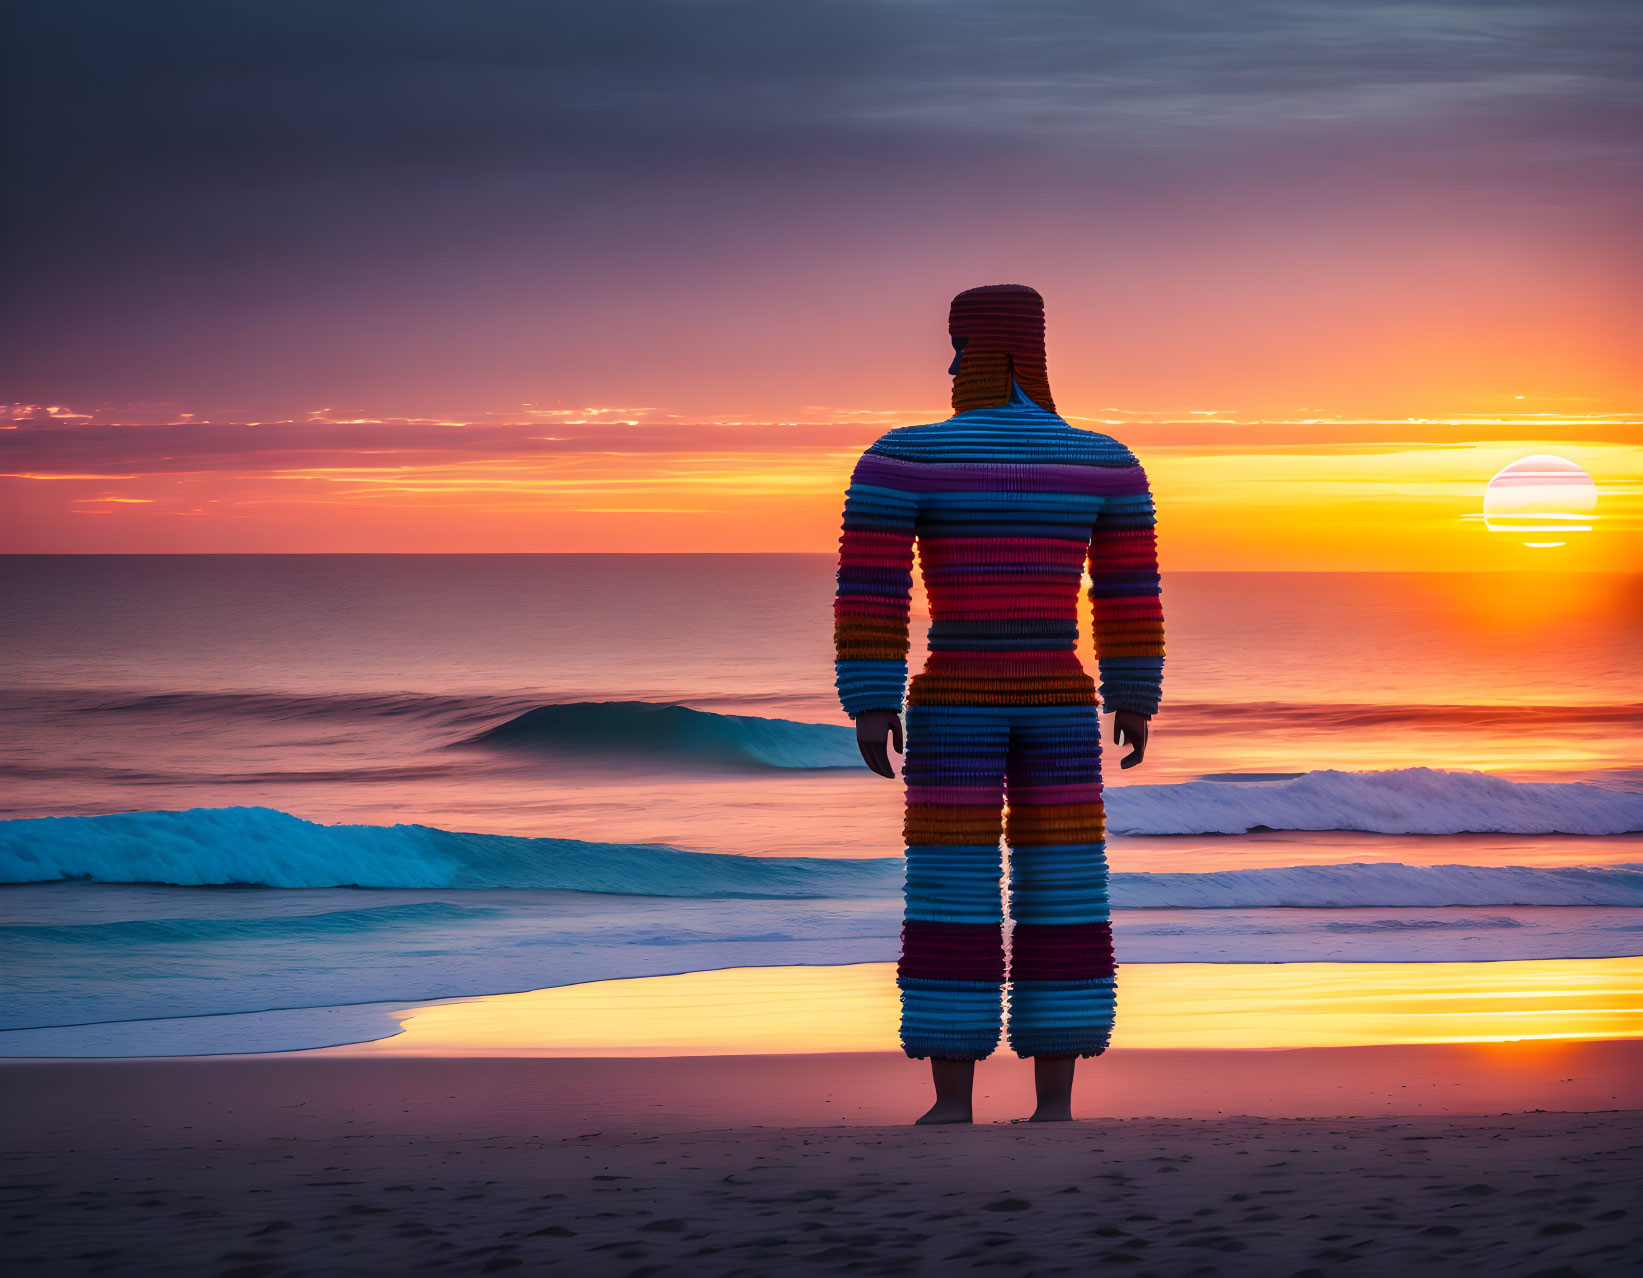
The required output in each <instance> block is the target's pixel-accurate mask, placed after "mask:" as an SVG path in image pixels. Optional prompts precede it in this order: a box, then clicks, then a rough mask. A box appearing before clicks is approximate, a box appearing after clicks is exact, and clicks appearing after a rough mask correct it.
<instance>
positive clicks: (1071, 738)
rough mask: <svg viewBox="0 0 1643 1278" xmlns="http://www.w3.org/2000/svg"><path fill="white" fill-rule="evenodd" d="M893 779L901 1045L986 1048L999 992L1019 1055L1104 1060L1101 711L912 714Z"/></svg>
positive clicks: (1106, 949)
mask: <svg viewBox="0 0 1643 1278" xmlns="http://www.w3.org/2000/svg"><path fill="white" fill-rule="evenodd" d="M903 775H904V777H905V780H906V784H907V815H906V827H905V828H906V838H907V868H906V881H905V888H904V894H905V920H904V923H903V928H902V955H901V962H900V964H899V965H898V968H897V984H898V985H899V986H900V988H901V999H902V1015H901V1042H902V1047H903V1049H904V1050H905V1051H906V1053H907V1054H908V1055H909V1056H913V1057H919V1058H923V1057H934V1058H942V1059H947V1060H959V1061H975V1060H980V1059H982V1058H984V1057H986V1056H988V1055H990V1054H991V1053H992V1052H993V1050H994V1049H995V1048H996V1046H997V1044H998V1041H999V1036H1000V1032H1001V1030H1002V1027H1003V1010H1004V1003H1005V997H1006V989H1007V990H1008V1001H1009V1009H1010V1031H1009V1045H1010V1047H1011V1048H1012V1049H1013V1050H1014V1051H1015V1052H1016V1054H1017V1055H1018V1056H1034V1057H1054V1056H1066V1057H1073V1058H1076V1057H1078V1056H1096V1055H1099V1054H1100V1053H1101V1052H1103V1051H1105V1050H1106V1046H1107V1042H1108V1039H1109V1037H1110V1035H1111V1032H1112V1022H1113V1010H1114V984H1113V977H1114V969H1113V957H1112V939H1111V930H1110V924H1109V916H1108V906H1107V863H1106V850H1105V837H1106V829H1105V817H1104V812H1103V808H1102V801H1101V738H1100V717H1099V711H1098V709H1097V707H1096V706H1095V705H1094V704H1083V705H1054V706H965V705H910V706H909V707H908V709H907V752H906V756H905V762H904V766H903ZM1006 795H1007V796H1008V799H1009V816H1008V822H1007V829H1006V828H1005V827H1006V822H1005V818H1004V814H1003V811H1002V809H1003V806H1004V801H1005V798H1006ZM1005 833H1007V835H1008V841H1009V845H1010V883H1009V889H1010V891H1009V897H1010V915H1011V918H1012V920H1013V923H1014V927H1013V935H1012V938H1011V951H1012V953H1011V956H1010V959H1011V961H1010V966H1009V973H1008V975H1009V983H1008V987H1006V981H1005V977H1006V970H1005V954H1004V937H1003V919H1004V910H1003V899H1002V895H1001V892H1000V887H1001V878H1002V868H1003V867H1002V857H1001V852H1000V847H999V836H1000V835H1001V834H1005Z"/></svg>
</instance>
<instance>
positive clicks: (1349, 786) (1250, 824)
mask: <svg viewBox="0 0 1643 1278" xmlns="http://www.w3.org/2000/svg"><path fill="white" fill-rule="evenodd" d="M1106 798H1107V829H1108V830H1109V831H1111V832H1112V833H1114V834H1248V833H1251V832H1252V831H1257V830H1357V831H1362V832H1365V833H1370V834H1582V835H1614V834H1631V833H1635V832H1637V831H1643V794H1636V793H1631V792H1628V791H1622V790H1607V789H1604V788H1603V787H1601V786H1595V785H1588V784H1587V783H1586V782H1584V781H1508V780H1507V779H1506V778H1505V777H1497V776H1491V775H1490V774H1489V773H1486V772H1447V771H1442V770H1439V769H1436V768H1397V769H1391V770H1388V771H1384V772H1343V771H1337V770H1335V769H1333V768H1329V769H1323V770H1320V771H1317V772H1306V773H1302V774H1301V775H1300V776H1298V777H1295V778H1293V779H1291V780H1287V781H1253V782H1252V781H1207V780H1202V781H1183V782H1180V783H1178V784H1175V785H1129V786H1124V787H1122V788H1121V789H1113V790H1109V791H1107V796H1106Z"/></svg>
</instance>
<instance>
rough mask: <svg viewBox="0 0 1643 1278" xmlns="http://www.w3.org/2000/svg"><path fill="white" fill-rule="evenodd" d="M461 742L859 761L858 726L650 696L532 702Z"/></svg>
mask: <svg viewBox="0 0 1643 1278" xmlns="http://www.w3.org/2000/svg"><path fill="white" fill-rule="evenodd" d="M459 744H461V745H468V746H490V747H493V748H497V749H505V750H537V751H544V752H551V753H562V754H576V755H581V756H586V755H589V754H599V755H604V756H607V757H626V758H631V759H635V760H662V761H666V762H669V763H671V764H673V765H674V766H679V765H687V766H688V765H691V764H695V765H707V766H713V767H730V768H756V769H763V768H860V767H861V766H862V761H861V753H860V751H859V750H857V748H856V736H855V733H854V732H853V731H852V730H851V729H850V728H846V727H842V726H840V725H837V724H831V723H798V722H795V721H794V720H792V719H763V718H758V717H756V716H753V715H742V714H718V713H715V712H713V711H709V710H692V709H690V708H689V707H688V706H681V705H659V704H657V703H655V702H650V701H577V702H572V703H570V704H568V705H555V706H537V707H536V708H535V709H534V710H527V711H526V712H525V713H524V714H521V715H516V716H515V717H514V718H512V719H509V720H508V721H507V722H506V723H501V724H498V725H497V726H496V727H494V728H487V729H486V730H485V731H484V732H480V733H477V734H475V735H474V736H471V737H468V738H467V739H466V740H465V741H462V742H460V743H459Z"/></svg>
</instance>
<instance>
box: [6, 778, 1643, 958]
mask: <svg viewBox="0 0 1643 1278" xmlns="http://www.w3.org/2000/svg"><path fill="white" fill-rule="evenodd" d="M1288 784H1292V783H1288ZM902 874H903V861H902V858H901V857H878V858H873V859H867V860H836V859H828V858H820V857H747V856H735V855H729V854H725V853H714V852H691V851H686V850H683V849H680V848H671V847H663V846H657V845H651V844H625V843H594V842H584V841H582V840H578V839H549V838H520V837H517V836H509V835H490V834H462V833H457V832H453V831H449V830H438V829H433V828H431V827H428V826H418V825H398V826H357V825H353V826H350V825H318V824H315V823H313V822H309V821H304V820H301V819H299V818H297V817H294V816H290V815H288V814H286V813H284V812H276V811H273V810H270V809H267V808H197V809H194V810H192V811H187V812H127V813H119V814H115V815H111V816H96V817H39V818H31V819H24V820H14V821H5V822H0V882H9V883H40V882H51V881H55V880H62V879H81V880H89V881H92V882H101V883H165V884H178V885H227V884H260V885H264V886H268V887H280V888H320V887H349V886H352V887H374V888H471V889H476V888H522V889H542V890H558V891H571V892H599V893H611V894H618V895H624V896H653V897H695V898H711V897H720V898H727V897H729V898H737V897H739V898H766V899H818V898H829V899H864V898H875V897H892V896H896V895H898V894H899V893H900V891H901V885H902ZM1111 887H1112V903H1113V904H1114V905H1115V906H1118V907H1120V908H1139V909H1148V908H1187V909H1251V908H1269V907H1291V906H1292V907H1320V908H1329V907H1355V906H1372V907H1380V906H1448V905H1464V906H1492V905H1606V906H1643V865H1619V866H1595V867H1594V866H1573V867H1557V868H1542V867H1523V866H1505V867H1488V866H1469V865H1436V866H1414V865H1402V864H1398V863H1354V864H1345V865H1304V866H1290V867H1284V868H1279V869H1246V870H1226V871H1219V872H1214V873H1206V874H1129V873H1118V874H1114V875H1113V876H1112V884H1111ZM346 922H347V925H348V926H375V925H386V924H389V923H390V922H392V920H391V919H390V918H389V917H388V916H381V917H380V918H378V919H374V920H372V919H363V918H362V919H352V918H350V919H349V920H347V921H346Z"/></svg>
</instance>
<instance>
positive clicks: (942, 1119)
mask: <svg viewBox="0 0 1643 1278" xmlns="http://www.w3.org/2000/svg"><path fill="white" fill-rule="evenodd" d="M973 1122H975V1117H974V1115H973V1114H972V1113H971V1112H970V1107H969V1106H968V1105H956V1104H953V1103H952V1102H950V1101H937V1102H936V1103H935V1104H934V1105H932V1106H930V1108H929V1109H927V1110H925V1112H924V1113H923V1114H921V1115H920V1116H919V1117H917V1118H915V1119H914V1120H913V1125H914V1126H915V1127H928V1126H931V1125H933V1124H935V1123H973Z"/></svg>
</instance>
